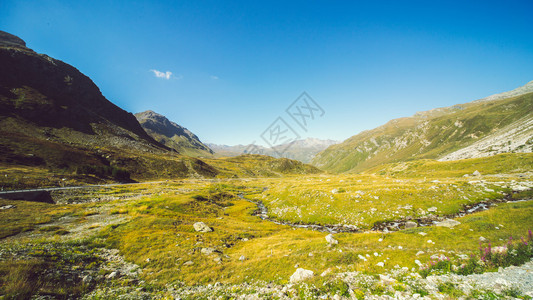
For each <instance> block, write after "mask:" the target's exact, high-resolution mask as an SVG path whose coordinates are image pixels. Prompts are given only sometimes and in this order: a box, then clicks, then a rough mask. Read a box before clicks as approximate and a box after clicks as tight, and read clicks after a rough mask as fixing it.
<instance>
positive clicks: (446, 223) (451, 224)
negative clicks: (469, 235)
mask: <svg viewBox="0 0 533 300" xmlns="http://www.w3.org/2000/svg"><path fill="white" fill-rule="evenodd" d="M459 224H461V222H459V221H456V220H452V219H446V220H444V221H442V222H439V223H437V224H436V226H440V227H448V228H453V227H454V226H457V225H459Z"/></svg>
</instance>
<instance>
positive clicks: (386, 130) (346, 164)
mask: <svg viewBox="0 0 533 300" xmlns="http://www.w3.org/2000/svg"><path fill="white" fill-rule="evenodd" d="M532 86H533V85H532V84H531V82H529V83H528V84H526V86H525V87H520V88H517V89H514V90H513V91H510V92H506V93H507V94H506V93H501V94H496V95H493V96H489V97H492V98H490V99H493V100H483V99H487V98H483V99H481V100H482V101H480V100H476V101H472V102H469V103H464V104H457V105H453V106H449V107H443V108H436V109H432V110H428V111H424V112H417V113H416V114H414V115H413V116H411V117H404V118H398V119H393V120H390V121H389V122H387V123H385V124H384V125H381V126H379V127H376V128H374V129H371V130H366V131H363V132H360V133H359V134H356V135H354V136H352V137H350V138H348V139H347V140H345V141H344V142H342V143H340V144H337V145H333V146H331V147H329V148H327V149H326V150H324V151H322V152H320V153H318V154H317V155H316V156H315V158H314V159H313V161H312V164H313V165H315V166H317V167H319V168H323V169H325V170H327V171H333V172H361V171H363V170H365V169H368V168H372V167H375V166H377V165H380V164H384V163H392V162H400V161H407V160H414V159H441V158H444V157H445V156H446V155H448V154H451V153H453V152H455V151H458V150H460V149H463V148H466V147H468V146H471V145H472V144H474V143H476V142H477V141H479V140H480V139H483V138H488V137H489V136H491V135H493V134H495V132H497V131H502V129H503V128H506V129H505V131H509V130H510V129H511V128H509V127H508V126H511V124H513V123H514V122H516V121H518V120H521V119H523V118H524V122H523V124H529V123H528V122H527V120H528V118H530V117H531V115H532V112H533V93H532V92H529V90H530V89H531V87H532ZM510 94H512V95H514V96H512V97H507V98H500V97H503V96H505V95H510ZM498 95H499V96H498ZM502 95H503V96H502ZM526 127H527V126H526ZM528 130H529V131H528ZM528 132H531V130H530V129H528V128H524V129H522V130H520V135H521V136H523V135H524V134H525V135H526V137H522V138H520V139H521V141H523V142H522V144H520V145H518V144H517V145H514V146H513V149H515V150H517V151H519V152H531V151H533V149H532V148H533V147H532V146H531V145H530V144H528V143H531V142H530V139H529V138H530V136H528ZM517 134H518V133H517ZM514 137H516V138H518V136H514V135H513V136H510V135H506V138H505V139H504V140H505V141H503V140H501V138H496V137H494V141H498V143H500V144H502V143H512V139H513V138H514ZM489 147H490V145H489ZM504 149H505V147H503V146H502V147H500V148H499V150H498V151H492V152H491V151H488V152H487V151H485V152H486V155H495V154H498V153H504V152H505V150H504ZM513 149H511V151H513ZM467 152H468V151H467ZM469 153H470V154H467V155H462V156H460V157H463V158H471V157H479V155H481V154H473V152H472V151H470V152H469ZM457 157H459V156H457Z"/></svg>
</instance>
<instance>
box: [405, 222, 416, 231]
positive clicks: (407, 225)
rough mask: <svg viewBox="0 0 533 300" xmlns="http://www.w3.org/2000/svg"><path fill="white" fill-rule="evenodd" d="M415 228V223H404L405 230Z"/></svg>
mask: <svg viewBox="0 0 533 300" xmlns="http://www.w3.org/2000/svg"><path fill="white" fill-rule="evenodd" d="M417 226H418V224H417V223H416V222H413V221H407V222H405V229H409V228H416V227H417Z"/></svg>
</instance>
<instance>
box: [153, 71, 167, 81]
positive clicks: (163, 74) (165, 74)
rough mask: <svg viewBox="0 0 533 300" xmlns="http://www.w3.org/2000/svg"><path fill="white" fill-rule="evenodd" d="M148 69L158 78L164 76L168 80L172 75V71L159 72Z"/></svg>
mask: <svg viewBox="0 0 533 300" xmlns="http://www.w3.org/2000/svg"><path fill="white" fill-rule="evenodd" d="M150 71H152V72H154V75H155V77H158V78H164V79H167V80H168V79H170V78H171V77H172V72H170V71H166V72H161V71H158V70H150Z"/></svg>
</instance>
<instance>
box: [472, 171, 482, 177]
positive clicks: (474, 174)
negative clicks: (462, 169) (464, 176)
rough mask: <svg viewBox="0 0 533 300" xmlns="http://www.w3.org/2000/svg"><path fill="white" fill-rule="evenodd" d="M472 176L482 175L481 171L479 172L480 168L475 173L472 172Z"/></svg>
mask: <svg viewBox="0 0 533 300" xmlns="http://www.w3.org/2000/svg"><path fill="white" fill-rule="evenodd" d="M472 176H481V173H479V171H478V170H475V171H474V173H472Z"/></svg>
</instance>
